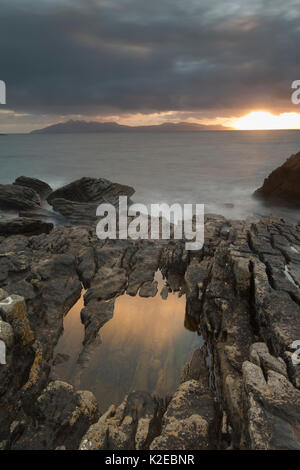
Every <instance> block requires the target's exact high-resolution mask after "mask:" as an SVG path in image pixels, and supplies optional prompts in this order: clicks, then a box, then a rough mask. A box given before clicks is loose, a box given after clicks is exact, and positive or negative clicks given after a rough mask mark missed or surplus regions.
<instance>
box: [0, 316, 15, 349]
mask: <svg viewBox="0 0 300 470" xmlns="http://www.w3.org/2000/svg"><path fill="white" fill-rule="evenodd" d="M0 340H2V341H4V343H5V345H6V347H7V348H11V347H12V345H13V344H14V332H13V329H12V327H11V325H10V324H9V323H6V322H4V321H2V320H0Z"/></svg>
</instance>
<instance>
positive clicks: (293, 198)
mask: <svg viewBox="0 0 300 470" xmlns="http://www.w3.org/2000/svg"><path fill="white" fill-rule="evenodd" d="M299 181H300V152H298V153H296V154H295V155H292V156H291V157H290V158H288V159H287V161H286V162H285V163H284V164H283V165H281V166H280V167H279V168H277V169H276V170H274V171H273V172H272V173H271V174H270V175H269V176H268V178H266V179H265V181H264V184H263V186H262V187H261V188H259V189H258V190H257V191H255V193H254V195H255V196H256V197H259V198H262V199H265V200H273V201H277V202H285V203H289V204H292V205H298V206H299V205H300V184H299Z"/></svg>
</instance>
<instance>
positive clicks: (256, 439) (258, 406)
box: [243, 361, 300, 450]
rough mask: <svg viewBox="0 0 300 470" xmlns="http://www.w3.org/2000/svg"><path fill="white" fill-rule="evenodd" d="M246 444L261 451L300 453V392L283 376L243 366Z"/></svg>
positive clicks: (247, 365)
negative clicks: (283, 450)
mask: <svg viewBox="0 0 300 470" xmlns="http://www.w3.org/2000/svg"><path fill="white" fill-rule="evenodd" d="M243 385H244V407H245V415H244V420H245V421H244V427H245V430H244V433H245V435H244V441H245V443H246V445H245V447H246V448H250V449H257V450H269V449H270V450H280V449H285V450H299V449H300V391H299V390H297V389H296V388H295V387H293V385H292V384H291V382H289V380H288V379H287V378H286V377H285V376H284V375H282V374H279V373H278V372H275V371H273V370H271V369H270V370H268V371H267V373H266V376H264V373H263V371H262V369H261V368H260V367H259V366H257V365H255V364H252V363H251V362H248V361H246V362H244V364H243Z"/></svg>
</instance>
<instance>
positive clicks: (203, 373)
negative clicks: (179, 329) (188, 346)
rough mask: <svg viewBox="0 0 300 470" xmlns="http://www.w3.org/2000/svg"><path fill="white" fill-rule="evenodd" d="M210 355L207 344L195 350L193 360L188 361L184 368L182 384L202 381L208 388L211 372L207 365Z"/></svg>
mask: <svg viewBox="0 0 300 470" xmlns="http://www.w3.org/2000/svg"><path fill="white" fill-rule="evenodd" d="M208 354H209V353H208V349H207V345H206V344H204V345H203V346H201V347H200V348H198V349H195V351H194V352H193V355H192V357H191V360H190V361H188V362H187V363H186V364H185V366H184V368H183V371H182V375H181V382H186V381H188V380H201V382H202V383H203V384H205V385H206V387H207V388H208V386H209V372H208V368H207V363H206V361H207V357H208Z"/></svg>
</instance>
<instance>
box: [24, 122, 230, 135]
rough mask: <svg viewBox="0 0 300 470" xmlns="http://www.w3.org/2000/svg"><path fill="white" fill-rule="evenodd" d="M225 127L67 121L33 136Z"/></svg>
mask: <svg viewBox="0 0 300 470" xmlns="http://www.w3.org/2000/svg"><path fill="white" fill-rule="evenodd" d="M228 129H230V128H228V127H223V126H206V125H203V124H196V123H190V122H178V123H171V122H165V123H163V124H158V125H152V126H134V127H133V126H124V125H122V124H118V123H116V122H95V121H90V122H87V121H72V120H71V121H67V122H59V123H58V124H53V125H52V126H48V127H44V128H43V129H36V130H34V131H32V132H31V134H75V133H84V134H96V133H101V132H197V131H216V130H228Z"/></svg>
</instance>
